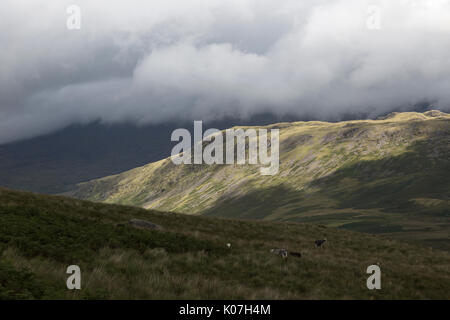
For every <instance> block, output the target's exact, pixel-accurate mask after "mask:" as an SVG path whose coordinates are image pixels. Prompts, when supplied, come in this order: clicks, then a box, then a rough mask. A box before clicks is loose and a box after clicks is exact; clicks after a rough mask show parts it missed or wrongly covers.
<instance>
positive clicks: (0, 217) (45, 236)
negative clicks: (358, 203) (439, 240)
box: [0, 188, 450, 299]
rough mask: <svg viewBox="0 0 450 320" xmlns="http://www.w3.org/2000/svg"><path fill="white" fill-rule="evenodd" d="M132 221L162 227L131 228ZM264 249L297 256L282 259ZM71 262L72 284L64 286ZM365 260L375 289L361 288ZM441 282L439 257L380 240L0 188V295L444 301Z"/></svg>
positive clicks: (447, 261) (445, 279) (444, 255)
mask: <svg viewBox="0 0 450 320" xmlns="http://www.w3.org/2000/svg"><path fill="white" fill-rule="evenodd" d="M132 218H140V219H145V220H148V221H151V222H153V223H156V224H158V225H159V226H161V227H162V230H145V229H136V228H134V227H132V226H130V225H129V224H128V223H127V222H128V221H129V220H130V219H132ZM322 238H327V239H328V242H327V243H326V246H325V247H324V248H315V247H314V240H316V239H322ZM227 243H231V248H230V249H228V248H227V246H226V244H227ZM274 247H278V248H286V249H288V250H292V251H298V252H301V254H302V257H301V258H296V257H288V258H287V259H286V260H283V259H282V258H281V257H279V256H276V255H274V254H272V253H270V252H269V251H270V249H271V248H274ZM72 264H76V265H79V266H80V268H81V276H82V281H81V286H82V289H81V290H76V291H70V290H68V289H66V279H67V277H68V275H66V273H65V271H66V268H67V266H68V265H72ZM372 264H379V265H380V267H381V272H382V278H381V279H382V289H381V290H368V289H367V288H366V279H367V277H368V275H367V274H366V268H367V266H369V265H372ZM449 288H450V254H449V253H448V252H446V251H440V250H433V249H431V248H425V247H422V246H416V245H413V244H408V243H403V242H399V241H395V240H389V239H387V238H384V237H379V236H373V235H367V234H363V233H356V232H351V231H346V230H338V229H334V228H327V227H325V226H322V225H317V224H298V223H279V222H267V221H240V220H227V219H221V218H211V217H202V216H199V217H197V216H189V215H181V214H175V213H162V212H157V211H152V210H144V209H141V208H136V207H127V206H119V205H108V204H101V203H93V202H89V201H81V200H75V199H70V198H65V197H57V196H43V195H37V194H32V193H25V192H17V191H10V190H7V189H3V188H0V299H14V298H15V299H43V298H58V299H175V298H178V299H291V298H292V299H296V298H300V299H325V298H327V299H334V298H336V299H356V298H359V299H372V298H374V299H406V298H412V299H449V298H450V296H449V290H448V289H449Z"/></svg>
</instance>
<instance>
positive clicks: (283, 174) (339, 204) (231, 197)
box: [67, 110, 450, 247]
mask: <svg viewBox="0 0 450 320" xmlns="http://www.w3.org/2000/svg"><path fill="white" fill-rule="evenodd" d="M234 128H249V127H246V126H239V127H234ZM258 128H267V129H273V128H278V129H280V172H279V174H278V175H275V176H269V177H262V176H260V175H259V173H258V166H250V165H240V166H238V165H212V166H207V165H192V166H189V165H180V166H175V165H174V164H173V163H172V162H171V161H170V158H166V159H162V160H160V161H157V162H154V163H150V164H147V165H145V166H142V167H138V168H135V169H132V170H129V171H126V172H123V173H120V174H118V175H114V176H109V177H104V178H101V179H97V180H93V181H89V182H86V183H82V184H79V185H77V188H75V189H74V190H72V191H70V192H69V193H67V195H70V196H73V197H76V198H81V199H88V200H93V201H101V202H108V203H119V204H126V205H136V206H142V207H145V208H152V209H158V210H164V211H174V212H179V213H188V214H206V215H211V216H225V217H233V218H247V219H266V220H279V221H300V222H301V221H304V220H308V221H310V220H314V221H318V222H321V223H325V224H327V225H332V226H338V227H343V228H350V229H354V230H358V231H364V232H365V231H368V230H369V231H370V229H372V232H375V233H387V234H390V235H392V234H395V235H401V236H403V235H407V238H418V239H421V240H424V241H428V242H430V243H436V244H437V245H438V246H441V245H443V246H446V247H447V246H448V237H447V236H446V235H448V232H449V223H448V222H449V221H448V218H449V216H448V213H449V208H450V205H449V204H450V182H449V181H450V177H449V173H448V172H449V170H450V161H449V159H450V115H448V114H446V113H443V112H440V111H437V110H433V111H427V112H425V113H417V112H403V113H393V114H390V115H388V116H386V117H385V119H378V120H351V121H344V122H322V121H307V122H305V121H300V122H292V123H288V122H283V123H277V124H272V125H268V126H263V127H258ZM406 217H407V218H406ZM322 218H323V219H322ZM396 230H397V231H396ZM431 234H433V235H432V236H431V237H430V235H431ZM422 238H423V239H422Z"/></svg>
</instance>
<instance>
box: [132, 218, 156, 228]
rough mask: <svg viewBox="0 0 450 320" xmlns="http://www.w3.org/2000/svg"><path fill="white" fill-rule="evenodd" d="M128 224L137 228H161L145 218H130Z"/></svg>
mask: <svg viewBox="0 0 450 320" xmlns="http://www.w3.org/2000/svg"><path fill="white" fill-rule="evenodd" d="M130 224H131V225H132V226H133V227H137V228H143V229H150V230H162V227H161V226H159V225H157V224H154V223H153V222H150V221H146V220H140V219H131V220H130Z"/></svg>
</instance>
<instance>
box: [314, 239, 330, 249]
mask: <svg viewBox="0 0 450 320" xmlns="http://www.w3.org/2000/svg"><path fill="white" fill-rule="evenodd" d="M326 241H327V238H325V239H323V240H316V241H314V244H315V245H316V248H318V247H321V246H322V245H323V244H324V243H325V242H326Z"/></svg>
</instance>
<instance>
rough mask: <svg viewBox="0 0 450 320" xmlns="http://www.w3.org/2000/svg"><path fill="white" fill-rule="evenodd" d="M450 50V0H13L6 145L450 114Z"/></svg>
mask: <svg viewBox="0 0 450 320" xmlns="http://www.w3.org/2000/svg"><path fill="white" fill-rule="evenodd" d="M73 5H75V8H74V7H73ZM78 18H79V19H78ZM78 27H79V28H78ZM449 53H450V0H432V1H430V0H395V1H393V0H371V1H368V0H367V1H366V0H203V1H200V0H177V1H174V0H151V1H141V0H126V1H125V0H123V1H119V0H95V1H92V0H70V1H66V0H2V1H1V2H0V143H6V142H11V141H15V140H18V139H23V138H29V137H34V136H37V135H41V134H45V133H49V132H52V131H54V130H57V129H61V128H63V127H66V126H68V125H70V124H76V123H90V122H93V121H101V122H103V123H120V122H131V123H135V124H137V125H142V124H152V123H161V122H165V121H169V120H172V121H173V120H186V119H192V120H204V121H206V120H219V119H221V118H223V117H226V116H232V117H242V118H247V117H251V116H252V115H255V114H260V113H266V112H271V113H274V114H277V115H287V114H292V115H294V116H299V117H301V116H304V115H314V117H315V118H319V119H323V120H329V119H339V118H340V117H343V116H344V115H345V114H349V113H357V114H359V113H360V114H366V115H369V116H377V115H380V114H384V113H386V112H389V111H393V110H396V111H406V110H411V109H413V108H414V106H415V105H417V104H419V103H430V104H432V105H433V108H435V109H440V110H442V111H450V89H449V88H450V59H449Z"/></svg>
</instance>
